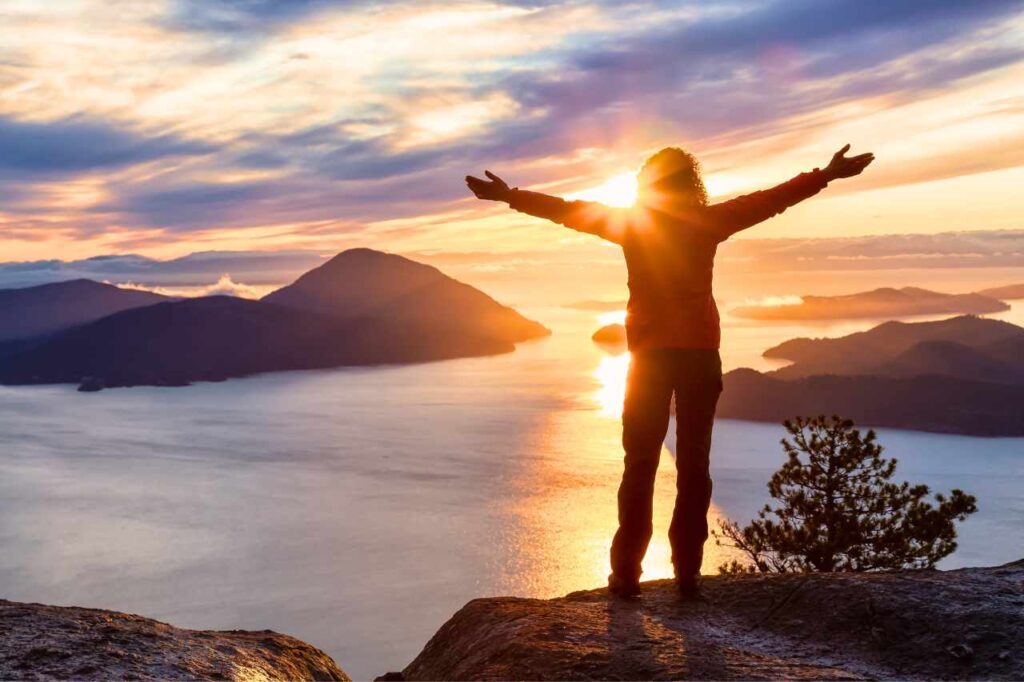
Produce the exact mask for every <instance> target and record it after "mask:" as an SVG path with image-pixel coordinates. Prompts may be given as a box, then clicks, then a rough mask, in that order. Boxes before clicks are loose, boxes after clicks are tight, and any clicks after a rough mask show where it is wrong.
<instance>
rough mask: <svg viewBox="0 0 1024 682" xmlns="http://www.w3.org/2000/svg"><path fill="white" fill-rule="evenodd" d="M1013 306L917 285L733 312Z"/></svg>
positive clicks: (825, 314)
mask: <svg viewBox="0 0 1024 682" xmlns="http://www.w3.org/2000/svg"><path fill="white" fill-rule="evenodd" d="M1009 309H1010V306H1009V305H1008V304H1006V303H1004V302H1003V301H1001V300H999V298H998V297H994V296H993V295H991V294H988V293H986V292H982V293H975V294H942V293H939V292H936V291H929V290H927V289H919V288H917V287H903V288H901V289H894V288H891V287H883V288H880V289H874V290H872V291H862V292H859V293H855V294H847V295H843V296H801V297H800V302H799V303H790V304H785V305H752V306H739V307H736V308H733V309H731V310H730V311H729V313H730V314H731V315H734V316H735V317H741V318H745V319H750V320H765V321H794V320H836V319H856V318H878V319H888V318H894V317H910V316H913V315H948V314H958V313H970V314H975V315H982V314H985V313H996V312H1001V311H1004V310H1009Z"/></svg>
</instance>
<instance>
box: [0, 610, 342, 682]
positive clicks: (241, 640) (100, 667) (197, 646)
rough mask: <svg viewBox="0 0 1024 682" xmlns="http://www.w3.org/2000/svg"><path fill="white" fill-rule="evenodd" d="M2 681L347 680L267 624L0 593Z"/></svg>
mask: <svg viewBox="0 0 1024 682" xmlns="http://www.w3.org/2000/svg"><path fill="white" fill-rule="evenodd" d="M0 679H3V680H49V679H73V680H113V679H125V680H128V679H132V680H180V679H191V680H194V679H208V680H247V681H254V680H348V679H349V677H348V676H347V675H346V674H345V673H344V671H342V670H341V668H339V667H338V666H337V665H336V664H335V663H334V661H333V660H331V657H330V656H328V655H327V654H325V653H324V652H322V651H320V650H319V649H317V648H315V647H312V646H310V645H309V644H306V643H305V642H302V641H299V640H297V639H295V638H294V637H288V636H287V635H281V634H278V633H276V632H271V631H270V630H263V631H260V632H246V631H242V630H232V631H226V632H217V631H211V630H183V629H180V628H176V627H173V626H171V625H167V624H166V623H161V622H159V621H155V620H151V619H149V618H143V617H141V616H133V615H129V614H125V613H117V612H114V611H101V610H98V609H82V608H74V607H60V606H46V605H43V604H21V603H17V602H10V601H5V600H0Z"/></svg>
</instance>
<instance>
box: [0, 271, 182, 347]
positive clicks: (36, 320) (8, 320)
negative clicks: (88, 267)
mask: <svg viewBox="0 0 1024 682" xmlns="http://www.w3.org/2000/svg"><path fill="white" fill-rule="evenodd" d="M170 300H171V299H170V298H168V297H167V296H161V295H159V294H154V293H151V292H149V291H137V290H134V289H121V288H120V287H116V286H113V285H111V284H101V283H100V282H93V281H92V280H88V279H75V280H71V281H68V282H56V283H53V284H41V285H39V286H34V287H26V288H24V289H2V290H0V342H2V341H13V340H19V339H27V338H31V337H34V336H42V335H44V334H50V333H52V332H55V331H59V330H61V329H67V328H68V327H73V326H75V325H78V324H83V323H85V322H92V321H93V320H98V319H100V318H101V317H106V316H107V315H112V314H113V313H117V312H121V311H122V310H129V309H131V308H141V307H143V306H147V305H153V304H154V303H161V302H163V301H170Z"/></svg>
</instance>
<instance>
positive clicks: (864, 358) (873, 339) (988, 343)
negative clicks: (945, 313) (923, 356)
mask: <svg viewBox="0 0 1024 682" xmlns="http://www.w3.org/2000/svg"><path fill="white" fill-rule="evenodd" d="M1020 339H1024V329H1022V328H1021V327H1018V326H1016V325H1014V324H1010V323H1009V322H1003V321H1001V320H990V319H985V318H981V317H974V316H971V315H964V316H961V317H952V318H949V319H946V320H939V321H937V322H885V323H883V324H880V325H878V326H877V327H873V328H872V329H869V330H868V331H864V332H858V333H855V334H850V335H848V336H843V337H839V338H832V339H830V338H823V339H808V338H798V339H791V340H789V341H785V342H783V343H781V344H779V345H777V346H773V347H772V348H769V349H768V350H766V351H765V352H764V353H763V355H764V357H766V358H773V359H777V360H789V361H790V362H792V363H793V364H792V365H789V366H787V367H783V368H782V369H780V370H777V371H776V372H774V374H775V375H776V376H778V377H781V378H786V379H793V378H797V377H803V376H811V375H814V374H866V373H876V372H879V373H881V370H879V369H878V368H879V367H880V366H882V365H884V364H885V363H887V362H890V361H894V360H896V359H897V357H898V356H900V355H901V354H904V353H906V352H908V351H910V349H911V348H913V347H914V346H916V345H917V344H920V343H925V342H934V341H948V342H953V343H956V344H959V345H960V346H963V347H965V348H968V349H973V350H975V351H979V352H981V353H984V354H989V353H993V352H994V353H996V355H995V357H1001V356H1000V355H999V354H1000V353H1005V354H1006V355H1009V353H1008V352H1007V351H1006V350H998V349H999V348H1002V347H1007V348H1008V347H1009V346H1008V344H1012V343H1017V342H1018V340H1020ZM999 344H1003V346H1000V345H999ZM993 349H995V350H993ZM1019 362H1024V357H1020V358H1019Z"/></svg>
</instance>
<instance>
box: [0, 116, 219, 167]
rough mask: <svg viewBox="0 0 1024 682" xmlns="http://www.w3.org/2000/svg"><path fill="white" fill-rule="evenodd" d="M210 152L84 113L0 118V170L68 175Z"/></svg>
mask: <svg viewBox="0 0 1024 682" xmlns="http://www.w3.org/2000/svg"><path fill="white" fill-rule="evenodd" d="M211 151H213V148H212V147H211V146H210V145H209V144H206V143H199V142H194V141H190V140H185V139H181V138H179V137H177V136H174V135H170V134H162V135H155V136H147V135H144V134H141V133H138V132H135V131H132V130H127V129H122V128H120V127H118V126H116V125H114V124H113V123H111V122H109V121H103V120H99V119H92V118H88V117H84V116H83V117H73V118H66V119H62V120H58V121H50V122H43V123H40V122H35V121H24V120H17V119H12V118H9V117H4V116H0V172H5V171H6V172H9V173H10V172H13V173H29V174H69V173H77V172H83V171H92V170H99V169H110V168H116V167H119V166H125V165H129V164H136V163H142V162H145V161H152V160H155V159H163V158H167V157H172V156H192V155H199V154H207V153H210V152H211Z"/></svg>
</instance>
